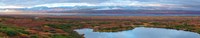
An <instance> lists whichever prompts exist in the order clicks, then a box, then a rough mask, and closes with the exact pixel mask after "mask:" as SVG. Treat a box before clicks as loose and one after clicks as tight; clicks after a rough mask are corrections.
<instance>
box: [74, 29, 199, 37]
mask: <svg viewBox="0 0 200 38" xmlns="http://www.w3.org/2000/svg"><path fill="white" fill-rule="evenodd" d="M75 31H77V32H78V33H79V34H84V37H85V38H200V34H198V33H194V32H188V31H181V30H173V29H163V28H144V27H138V28H135V29H132V30H128V31H121V32H93V29H87V28H86V29H77V30H75Z"/></svg>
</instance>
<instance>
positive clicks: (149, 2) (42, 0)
mask: <svg viewBox="0 0 200 38" xmlns="http://www.w3.org/2000/svg"><path fill="white" fill-rule="evenodd" d="M199 3H200V0H0V8H24V7H38V6H46V7H60V6H140V7H165V8H188V9H200V7H199V6H200V4H199Z"/></svg>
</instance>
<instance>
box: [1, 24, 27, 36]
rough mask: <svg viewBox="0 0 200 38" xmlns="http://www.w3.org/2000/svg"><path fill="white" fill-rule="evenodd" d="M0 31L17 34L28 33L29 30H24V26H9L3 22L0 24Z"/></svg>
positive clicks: (10, 34) (9, 34) (12, 34)
mask: <svg viewBox="0 0 200 38" xmlns="http://www.w3.org/2000/svg"><path fill="white" fill-rule="evenodd" d="M0 32H3V33H6V35H8V36H18V35H20V34H26V35H29V32H27V31H24V28H19V27H18V28H17V27H11V26H8V25H3V24H0Z"/></svg>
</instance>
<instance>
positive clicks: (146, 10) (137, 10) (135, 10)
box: [0, 6, 200, 14]
mask: <svg viewBox="0 0 200 38" xmlns="http://www.w3.org/2000/svg"><path fill="white" fill-rule="evenodd" d="M0 10H5V9H0ZM11 10H20V11H33V12H41V13H84V14H200V13H199V12H200V11H195V10H182V9H178V8H177V9H168V8H162V7H136V6H62V7H45V6H39V7H31V8H17V9H11Z"/></svg>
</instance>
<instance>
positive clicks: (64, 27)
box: [46, 24, 82, 38]
mask: <svg viewBox="0 0 200 38" xmlns="http://www.w3.org/2000/svg"><path fill="white" fill-rule="evenodd" d="M46 26H50V27H52V28H57V29H62V30H64V31H65V32H67V33H69V35H57V34H56V35H52V38H81V37H82V36H81V35H79V34H78V33H77V32H75V31H74V30H73V27H81V26H82V25H79V24H46Z"/></svg>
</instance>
